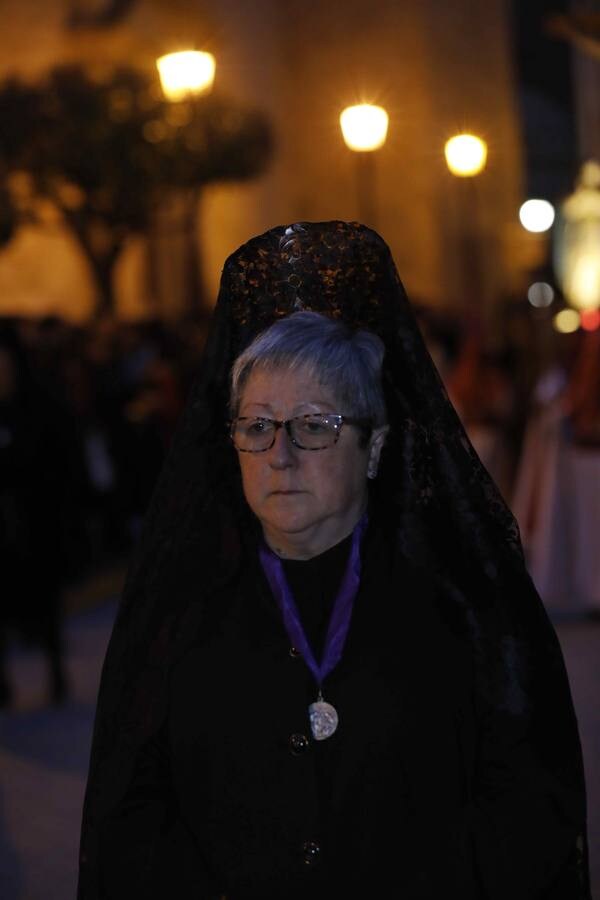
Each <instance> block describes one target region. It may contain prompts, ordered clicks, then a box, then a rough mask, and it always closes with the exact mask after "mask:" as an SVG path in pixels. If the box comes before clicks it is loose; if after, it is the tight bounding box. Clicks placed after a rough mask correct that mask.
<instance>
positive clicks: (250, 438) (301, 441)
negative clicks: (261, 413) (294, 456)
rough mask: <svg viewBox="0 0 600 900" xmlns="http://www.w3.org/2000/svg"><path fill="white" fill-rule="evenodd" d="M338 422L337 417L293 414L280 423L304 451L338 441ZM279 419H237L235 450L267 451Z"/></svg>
mask: <svg viewBox="0 0 600 900" xmlns="http://www.w3.org/2000/svg"><path fill="white" fill-rule="evenodd" d="M340 425H341V421H340V417H339V416H335V417H334V416H324V415H306V416H295V417H294V418H293V419H288V420H287V421H286V422H284V423H283V426H284V427H286V429H287V431H288V434H289V436H290V437H291V439H292V441H293V442H294V444H295V445H296V446H297V447H300V448H301V449H304V450H320V449H321V448H325V447H330V446H332V445H333V444H335V442H336V441H337V438H338V434H339V429H340ZM279 427H281V424H280V423H279V422H275V421H273V420H272V419H265V418H259V417H255V418H244V417H240V418H239V419H236V421H235V423H234V427H233V431H232V437H233V441H234V444H235V446H236V447H237V448H238V450H251V451H252V450H254V451H258V450H266V449H268V448H269V447H270V446H271V445H272V444H273V443H274V441H275V432H276V431H277V428H279Z"/></svg>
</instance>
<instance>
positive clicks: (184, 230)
mask: <svg viewBox="0 0 600 900" xmlns="http://www.w3.org/2000/svg"><path fill="white" fill-rule="evenodd" d="M156 68H157V69H158V74H159V78H160V83H161V87H162V90H163V93H164V95H165V97H166V99H167V100H169V101H170V102H171V103H184V102H187V103H188V104H189V109H190V118H192V117H193V116H194V114H195V113H197V112H198V110H197V104H196V101H197V99H198V98H199V97H200V96H201V95H203V94H207V93H209V92H210V91H211V90H212V86H213V82H214V79H215V68H216V62H215V57H214V56H213V55H212V53H207V52H205V51H202V50H180V51H178V52H175V53H166V54H165V55H164V56H161V57H159V58H158V59H157V60H156ZM176 214H177V215H178V217H179V227H180V228H181V235H182V243H183V247H182V249H183V255H184V262H183V265H184V287H183V293H184V301H183V303H184V307H185V309H186V310H187V311H192V312H197V311H201V312H202V313H204V312H206V306H207V304H206V298H205V294H204V284H203V277H202V268H203V267H202V260H201V258H200V252H199V245H200V239H199V234H198V230H199V219H200V187H199V186H195V187H192V188H191V189H189V190H184V191H181V192H180V193H179V196H178V197H177V198H176Z"/></svg>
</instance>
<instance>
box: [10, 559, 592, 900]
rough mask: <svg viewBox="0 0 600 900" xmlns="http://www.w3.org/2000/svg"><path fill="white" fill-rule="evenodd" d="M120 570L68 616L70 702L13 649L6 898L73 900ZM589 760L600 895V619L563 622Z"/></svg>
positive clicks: (33, 661)
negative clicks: (49, 692) (59, 698)
mask: <svg viewBox="0 0 600 900" xmlns="http://www.w3.org/2000/svg"><path fill="white" fill-rule="evenodd" d="M122 575H123V573H122V571H121V570H119V569H117V570H113V571H109V572H107V573H104V574H103V575H102V576H100V577H99V578H97V579H96V580H95V582H94V583H93V585H90V586H88V587H87V588H85V589H80V591H79V593H78V594H77V596H72V597H71V598H70V600H69V603H68V604H67V615H66V617H65V632H64V633H65V642H66V658H67V668H68V675H69V680H70V684H71V685H72V690H71V694H70V696H69V699H68V700H67V701H66V702H65V703H64V704H63V705H61V706H59V707H51V706H49V705H48V704H47V700H46V693H45V674H46V673H45V668H44V665H43V662H42V660H41V658H40V657H39V655H38V654H36V652H35V651H33V650H29V649H26V648H23V647H18V646H15V647H14V648H12V649H11V653H10V671H11V674H12V678H13V683H14V685H15V694H16V696H15V705H14V708H13V709H11V711H10V712H8V711H4V712H1V713H0V900H75V896H76V884H77V856H78V845H79V828H80V821H81V806H82V802H83V794H84V789H85V780H86V774H87V766H88V760H89V752H90V743H91V733H92V727H93V717H94V710H95V703H96V695H97V689H98V682H99V677H100V670H101V666H102V660H103V658H104V653H105V651H106V645H107V643H108V639H109V635H110V630H111V627H112V622H113V619H114V615H115V612H116V608H117V596H118V593H119V587H120V582H121V579H122ZM555 625H556V629H557V632H558V636H559V639H560V642H561V645H562V647H563V652H564V654H565V660H566V664H567V669H568V672H569V677H570V680H571V688H572V691H573V697H574V701H575V708H576V711H577V716H578V720H579V727H580V731H581V738H582V743H583V751H584V763H585V767H586V780H587V786H588V807H589V839H590V848H591V868H592V888H593V898H594V900H600V702H599V697H600V622H597V621H588V620H580V619H575V620H571V621H569V620H563V621H560V622H556V623H555Z"/></svg>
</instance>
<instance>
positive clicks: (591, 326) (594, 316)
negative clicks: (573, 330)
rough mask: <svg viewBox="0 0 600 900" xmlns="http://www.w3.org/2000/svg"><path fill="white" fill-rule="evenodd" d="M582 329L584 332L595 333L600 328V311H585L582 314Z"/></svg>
mask: <svg viewBox="0 0 600 900" xmlns="http://www.w3.org/2000/svg"><path fill="white" fill-rule="evenodd" d="M580 317H581V327H582V328H583V329H584V331H595V330H596V329H597V328H598V327H600V310H597V309H584V310H582V311H581V313H580Z"/></svg>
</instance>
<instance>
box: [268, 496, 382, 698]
mask: <svg viewBox="0 0 600 900" xmlns="http://www.w3.org/2000/svg"><path fill="white" fill-rule="evenodd" d="M366 525H367V516H366V513H365V515H363V516H362V518H361V519H360V521H359V522H358V524H357V525H356V527H355V528H354V531H353V532H352V546H351V548H350V554H349V556H348V563H347V565H346V571H345V572H344V577H343V579H342V583H341V585H340V589H339V591H338V594H337V597H336V598H335V602H334V604H333V609H332V611H331V616H330V619H329V625H328V627H327V637H326V638H325V647H324V648H323V657H322V659H321V663H320V665H319V664H318V663H317V661H316V659H315V657H314V654H313V652H312V649H311V647H310V644H309V642H308V638H307V637H306V633H305V631H304V628H303V627H302V622H301V621H300V615H299V613H298V607H297V606H296V602H295V600H294V598H293V596H292V592H291V590H290V588H289V585H288V583H287V579H286V577H285V573H284V571H283V565H282V562H281V560H280V558H279V557H278V556H277V554H276V553H273V551H272V550H271V549H270V547H267V545H266V544H265V543H264V542H263V543H262V544H261V546H260V547H259V550H258V553H259V557H260V562H261V565H262V567H263V569H264V573H265V575H266V576H267V581H268V582H269V586H270V588H271V591H272V592H273V595H274V597H275V599H276V600H277V603H278V605H279V608H280V610H281V614H282V616H283V622H284V625H285V628H286V631H287V633H288V637H289V639H290V641H291V643H292V646H294V647H296V649H297V650H299V651H300V653H301V654H302V657H303V659H304V661H305V662H306V664H307V666H308V667H309V669H310V670H311V672H312V673H313V675H314V676H315V680H316V682H317V684H318V685H319V687H321V684H322V683H323V681H324V679H325V676H326V675H328V674H329V673H330V672H331V671H332V669H334V668H335V666H336V665H337V664H338V662H339V661H340V659H341V656H342V652H343V649H344V644H345V642H346V636H347V634H348V628H349V627H350V617H351V615H352V606H353V604H354V598H355V597H356V594H357V592H358V586H359V583H360V541H361V538H362V535H363V532H364V530H365V527H366Z"/></svg>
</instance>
